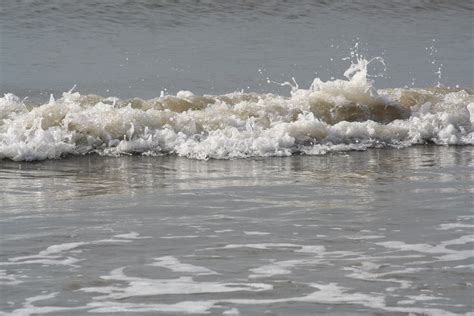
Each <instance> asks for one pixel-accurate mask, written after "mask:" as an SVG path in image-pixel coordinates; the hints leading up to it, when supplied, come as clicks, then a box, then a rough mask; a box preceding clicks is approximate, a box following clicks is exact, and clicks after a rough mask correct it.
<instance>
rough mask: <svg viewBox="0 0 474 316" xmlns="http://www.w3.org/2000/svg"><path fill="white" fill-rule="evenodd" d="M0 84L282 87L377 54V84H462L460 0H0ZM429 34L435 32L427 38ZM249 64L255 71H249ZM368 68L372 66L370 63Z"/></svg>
mask: <svg viewBox="0 0 474 316" xmlns="http://www.w3.org/2000/svg"><path fill="white" fill-rule="evenodd" d="M1 9H2V17H1V19H0V21H1V22H0V23H1V24H0V26H1V30H2V31H1V32H2V43H3V44H2V54H1V56H0V58H1V59H0V63H1V64H2V70H1V73H2V76H1V83H2V84H1V87H2V88H1V89H2V92H11V93H14V94H17V95H19V96H20V97H26V96H29V97H30V98H35V97H36V98H41V95H43V99H44V98H45V97H48V96H49V92H54V93H56V94H57V93H61V92H63V91H67V90H69V89H70V88H71V87H72V86H73V85H75V84H77V85H78V90H79V91H81V93H96V94H100V95H106V96H107V95H112V96H118V97H142V98H151V97H156V96H158V95H159V94H160V91H161V90H165V89H166V90H167V91H168V92H169V93H176V92H177V91H179V90H191V91H193V92H194V93H197V94H204V93H212V94H220V93H226V92H232V91H237V90H241V89H245V90H247V91H253V92H263V91H271V92H287V91H288V90H287V89H285V88H281V87H279V86H278V85H275V84H268V83H267V80H266V78H267V77H270V78H271V79H272V80H276V81H280V82H281V81H286V80H289V79H290V78H291V77H292V76H293V77H295V78H296V79H297V81H298V82H299V83H300V84H301V85H305V86H307V85H309V84H310V82H311V80H312V79H313V78H314V77H316V74H315V73H317V76H320V77H321V78H323V79H326V80H327V79H329V78H331V77H340V75H341V73H342V72H343V70H344V69H346V68H347V63H345V62H343V61H341V58H343V57H347V56H348V55H349V48H351V47H353V46H354V44H355V43H356V42H359V43H360V48H359V49H360V51H361V52H363V53H366V55H368V56H369V57H370V56H381V55H383V56H384V58H385V60H386V62H387V68H388V70H387V72H386V73H385V78H381V79H380V80H379V82H378V85H379V87H392V88H395V87H404V86H409V85H412V84H414V85H416V86H418V87H422V86H432V85H435V84H436V83H437V82H438V81H440V80H439V78H438V75H437V74H436V72H437V71H438V70H439V68H440V67H441V69H442V78H441V83H443V84H445V85H456V84H458V85H460V86H463V87H472V86H473V69H472V45H473V44H472V43H473V39H472V28H473V22H472V21H473V19H472V15H473V4H472V2H471V1H454V2H453V1H422V0H419V1H265V2H259V1H232V2H224V1H180V2H177V1H176V2H175V1H10V0H8V1H4V2H3V3H2V6H1ZM433 40H435V42H433ZM259 70H260V71H259ZM379 71H380V69H377V70H376V71H375V73H377V72H379Z"/></svg>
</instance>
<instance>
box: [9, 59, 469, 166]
mask: <svg viewBox="0 0 474 316" xmlns="http://www.w3.org/2000/svg"><path fill="white" fill-rule="evenodd" d="M368 63H369V62H368V61H366V60H365V59H358V61H357V62H356V63H353V64H352V65H351V67H350V68H349V69H348V70H347V71H346V73H345V76H346V78H347V79H345V80H342V79H338V80H333V81H328V82H323V81H321V80H320V79H319V78H316V79H315V80H314V82H313V84H312V85H311V87H310V88H309V89H307V90H306V89H298V88H296V87H294V88H293V89H292V92H291V96H289V97H284V96H280V95H274V94H255V93H241V92H236V93H231V94H227V95H220V96H211V95H205V96H195V95H194V94H192V93H191V92H189V91H181V92H179V93H178V94H177V95H176V96H170V95H168V96H162V97H159V98H155V99H151V100H142V99H138V98H135V99H131V100H119V99H117V98H103V97H100V96H96V95H80V94H79V93H77V92H75V93H73V92H72V91H70V92H66V93H64V94H63V96H62V98H60V99H58V100H54V98H51V100H50V101H49V102H48V103H46V104H42V105H39V104H33V105H26V104H25V103H24V102H23V101H21V100H20V99H19V98H18V97H16V96H14V95H12V94H6V95H5V96H4V97H3V98H1V99H0V159H11V160H17V161H31V160H43V159H52V158H61V157H63V156H65V155H77V154H86V153H98V154H101V155H112V156H113V155H121V154H132V153H133V154H142V155H162V154H174V155H179V156H183V157H189V158H195V159H209V158H215V159H229V158H244V157H266V156H289V155H293V154H301V153H303V154H308V155H319V154H324V153H327V152H331V151H347V150H366V149H368V148H372V147H384V146H390V147H397V148H398V147H406V146H410V145H414V144H424V143H435V144H442V145H472V144H474V136H473V135H474V133H473V126H472V125H473V122H474V95H473V91H472V89H461V88H456V89H450V88H431V89H384V90H377V89H376V88H375V87H374V86H373V82H372V81H371V80H369V79H368V76H367V65H368Z"/></svg>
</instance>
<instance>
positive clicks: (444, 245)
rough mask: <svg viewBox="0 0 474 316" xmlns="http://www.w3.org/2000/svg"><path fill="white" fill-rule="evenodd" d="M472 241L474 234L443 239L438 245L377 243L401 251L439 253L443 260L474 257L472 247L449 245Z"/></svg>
mask: <svg viewBox="0 0 474 316" xmlns="http://www.w3.org/2000/svg"><path fill="white" fill-rule="evenodd" d="M472 242H474V235H465V236H461V237H459V238H456V239H452V240H447V241H443V242H441V243H439V244H437V245H429V244H407V243H405V242H402V241H386V242H379V243H376V244H377V245H379V246H383V247H386V248H391V249H398V250H400V251H415V252H420V253H426V254H439V255H441V256H439V257H438V259H439V260H441V261H457V260H465V259H469V258H472V257H474V251H472V249H467V250H454V249H450V248H448V247H449V246H452V245H464V244H467V243H472Z"/></svg>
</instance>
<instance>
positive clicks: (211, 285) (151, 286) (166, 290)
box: [81, 268, 273, 300]
mask: <svg viewBox="0 0 474 316" xmlns="http://www.w3.org/2000/svg"><path fill="white" fill-rule="evenodd" d="M123 270H124V268H119V269H115V270H113V271H112V272H111V273H110V275H108V276H103V277H102V279H105V280H113V281H124V282H127V283H128V285H127V286H126V287H123V286H112V285H111V286H104V287H89V288H82V289H81V291H84V292H92V293H102V294H105V295H104V296H100V297H98V299H101V300H105V299H123V298H127V297H134V296H154V295H165V294H197V293H225V292H237V291H251V292H254V291H257V292H258V291H267V290H271V289H273V286H272V285H270V284H265V283H220V282H197V281H194V280H193V278H192V277H184V276H183V277H179V278H176V279H148V278H139V277H130V276H127V275H126V274H125V273H124V271H123Z"/></svg>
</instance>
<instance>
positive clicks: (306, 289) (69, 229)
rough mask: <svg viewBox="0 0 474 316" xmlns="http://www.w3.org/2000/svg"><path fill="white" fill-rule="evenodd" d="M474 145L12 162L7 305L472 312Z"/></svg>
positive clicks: (6, 174)
mask: <svg viewBox="0 0 474 316" xmlns="http://www.w3.org/2000/svg"><path fill="white" fill-rule="evenodd" d="M473 169H474V164H473V155H472V148H470V147H437V146H420V147H413V148H409V149H404V150H370V151H365V152H350V153H349V154H330V155H326V156H317V157H308V156H299V157H291V158H267V159H262V160H233V161H232V160H231V161H229V160H223V161H222V160H210V161H196V160H189V159H184V158H175V157H148V158H147V157H133V156H132V157H121V158H103V157H98V156H86V157H78V158H68V159H63V160H59V161H47V162H42V163H17V162H5V163H4V164H3V165H2V169H1V171H0V174H1V178H2V183H3V184H4V186H3V187H4V188H3V193H2V219H1V231H2V235H3V239H2V256H1V259H0V260H1V262H0V265H1V270H2V292H1V293H2V297H3V299H2V307H1V309H2V310H3V311H4V312H9V311H12V312H13V315H16V314H18V315H20V314H21V312H23V313H25V314H30V313H34V312H47V311H55V310H56V311H57V312H58V313H60V314H68V315H75V314H77V315H81V314H83V313H84V312H85V311H87V312H90V313H105V314H111V315H112V314H114V313H115V312H126V313H133V314H134V313H141V312H161V313H168V312H176V313H178V314H182V313H204V312H210V313H211V314H216V315H218V314H222V313H223V312H228V313H229V314H232V313H234V312H235V313H237V312H240V313H241V314H243V315H247V314H261V313H264V312H268V313H270V314H278V315H283V314H285V315H286V314H291V315H304V314H308V313H315V312H320V313H337V314H342V313H355V314H357V313H360V314H367V313H378V312H384V313H388V312H394V313H395V312H402V313H403V312H419V313H427V314H447V313H448V312H451V313H465V312H469V311H472V309H473V308H474V306H473V305H472V300H471V298H472V293H473V288H472V282H473V281H474V280H473V277H472V268H473V264H474V261H473V258H472V257H473V251H472V242H473V232H474V231H473V230H474V214H473V212H472V194H473V184H474V177H473V174H474V170H473Z"/></svg>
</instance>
